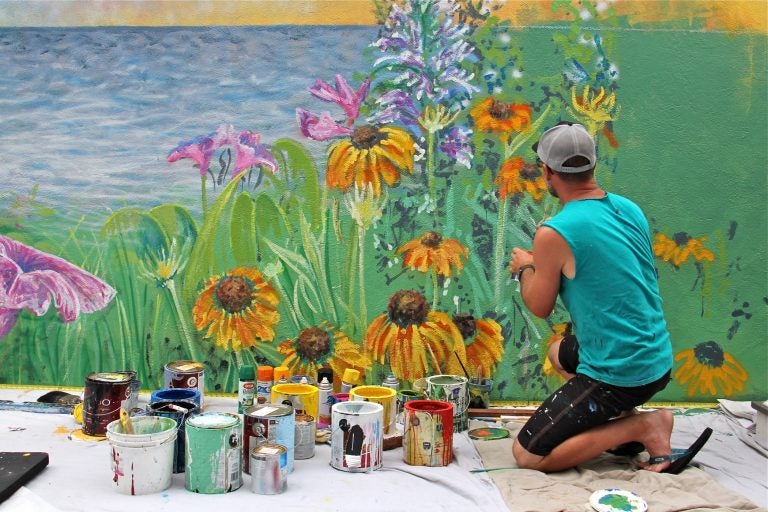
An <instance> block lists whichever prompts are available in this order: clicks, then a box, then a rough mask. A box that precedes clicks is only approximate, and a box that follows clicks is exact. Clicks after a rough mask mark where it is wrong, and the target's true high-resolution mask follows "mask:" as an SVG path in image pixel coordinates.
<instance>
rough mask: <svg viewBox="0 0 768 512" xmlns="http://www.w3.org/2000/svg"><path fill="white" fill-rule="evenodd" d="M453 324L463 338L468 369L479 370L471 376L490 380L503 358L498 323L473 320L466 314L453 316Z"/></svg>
mask: <svg viewBox="0 0 768 512" xmlns="http://www.w3.org/2000/svg"><path fill="white" fill-rule="evenodd" d="M453 323H455V324H456V327H458V328H459V332H460V333H461V336H462V338H464V344H465V346H466V352H467V363H468V364H469V366H468V368H472V369H479V373H475V374H474V375H473V376H474V377H477V378H482V379H487V378H490V377H491V376H492V374H493V372H494V370H495V368H496V365H497V364H499V363H500V362H501V359H502V357H504V336H502V334H501V326H500V325H499V323H498V322H496V320H493V319H491V318H480V319H475V317H474V316H472V315H470V314H468V313H457V314H455V315H453Z"/></svg>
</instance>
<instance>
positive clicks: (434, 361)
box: [427, 343, 443, 375]
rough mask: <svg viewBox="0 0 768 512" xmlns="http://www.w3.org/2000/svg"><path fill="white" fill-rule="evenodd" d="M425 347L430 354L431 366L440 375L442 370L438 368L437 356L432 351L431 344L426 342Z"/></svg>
mask: <svg viewBox="0 0 768 512" xmlns="http://www.w3.org/2000/svg"><path fill="white" fill-rule="evenodd" d="M427 349H429V355H430V356H432V366H434V367H435V369H436V370H437V374H438V375H441V374H442V373H443V371H442V370H441V369H440V365H439V364H438V362H437V357H435V353H434V352H433V351H432V345H430V344H429V343H427Z"/></svg>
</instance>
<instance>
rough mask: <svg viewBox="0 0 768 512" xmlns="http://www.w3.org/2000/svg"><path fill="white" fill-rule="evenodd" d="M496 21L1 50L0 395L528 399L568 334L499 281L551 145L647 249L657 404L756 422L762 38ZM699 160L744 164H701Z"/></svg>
mask: <svg viewBox="0 0 768 512" xmlns="http://www.w3.org/2000/svg"><path fill="white" fill-rule="evenodd" d="M543 4H544V3H543ZM628 4H629V6H630V8H631V6H632V5H634V4H632V3H628ZM502 5H503V4H502V2H489V1H474V0H461V1H460V0H450V1H449V0H441V1H431V0H397V1H394V0H389V1H385V0H376V1H374V2H372V4H371V5H370V6H369V7H367V11H370V12H372V13H374V16H375V17H376V24H375V25H374V24H372V25H367V26H301V25H287V26H261V27H255V26H253V27H231V26H230V27H211V26H205V27H97V28H83V27H79V28H53V27H49V28H21V27H14V28H6V29H0V41H2V43H3V44H2V47H1V49H0V62H2V64H3V69H4V70H5V73H4V76H3V77H0V83H2V87H3V90H5V91H14V94H13V96H11V97H6V98H5V99H4V100H3V101H2V103H0V112H2V116H0V117H2V118H3V121H2V123H3V133H4V134H3V136H2V137H0V151H2V154H3V155H4V161H3V164H2V167H1V168H0V174H2V176H3V179H2V181H1V182H0V197H2V202H0V265H1V266H0V268H1V269H2V272H0V279H1V280H2V281H0V336H1V337H0V358H2V360H3V361H4V364H3V366H2V368H0V383H14V384H18V383H22V384H58V385H70V386H81V385H82V383H83V379H84V377H85V376H86V375H87V374H88V373H90V372H93V371H117V370H124V369H134V370H137V371H138V373H139V375H140V377H141V379H142V385H143V387H145V388H157V387H159V385H160V384H161V382H162V373H163V366H164V364H165V363H166V362H168V361H173V360H179V359H192V360H196V361H202V362H204V363H205V365H206V380H207V382H206V389H207V390H211V391H225V392H232V391H234V390H235V389H236V384H237V375H238V368H239V367H240V366H242V365H244V364H254V365H262V364H269V365H273V366H278V365H285V366H288V367H289V368H290V369H291V371H292V372H293V373H309V374H313V375H314V374H316V372H317V370H318V369H319V368H321V367H330V368H332V369H333V371H334V373H335V374H336V375H337V376H338V377H339V378H340V376H341V374H342V373H343V371H344V369H346V368H355V369H357V370H359V371H360V372H361V373H362V374H363V375H364V380H365V382H368V383H380V382H381V381H382V380H383V379H384V378H385V377H386V376H387V374H388V373H390V372H392V373H394V374H395V376H396V377H397V378H398V379H400V380H401V382H402V383H403V385H404V386H406V387H408V386H410V385H412V384H413V382H414V381H417V380H418V379H421V378H423V377H425V376H428V375H432V374H437V373H450V374H459V375H463V374H467V375H469V376H472V377H482V378H493V381H494V387H493V391H492V398H493V399H494V400H499V401H528V400H540V399H542V398H544V397H545V396H546V395H547V394H548V393H549V392H550V391H551V390H553V389H554V387H555V386H557V385H558V384H559V382H558V380H557V379H558V377H557V376H556V375H555V374H554V372H553V371H552V368H551V366H550V365H549V363H548V361H546V352H547V347H548V345H549V344H550V343H552V342H553V341H555V340H557V339H559V337H561V336H563V334H564V333H565V332H566V331H567V329H568V328H569V326H568V318H567V313H566V312H565V311H564V309H563V308H562V307H560V306H558V307H556V310H555V311H554V313H553V314H552V315H551V317H550V318H548V319H546V320H542V319H537V318H535V317H533V315H531V314H530V313H529V312H528V311H527V310H526V308H525V307H524V305H523V304H522V301H521V299H520V296H519V290H518V289H517V283H516V282H515V281H513V280H512V279H511V278H510V276H509V273H508V270H507V267H508V262H509V254H510V250H511V247H513V246H530V244H531V240H532V237H533V233H534V232H535V230H536V227H537V225H538V224H539V223H540V222H541V221H542V220H543V219H545V218H546V217H548V216H551V215H554V214H555V213H557V210H558V207H559V204H558V202H557V200H556V199H555V198H553V197H551V196H550V195H549V194H548V192H547V187H546V184H545V183H544V179H543V177H542V175H541V172H540V170H539V169H538V167H537V166H536V156H535V154H534V152H533V151H532V150H531V148H530V146H531V144H532V143H533V142H535V141H536V140H537V139H538V136H539V135H540V134H541V132H542V131H543V130H545V129H547V128H548V127H551V126H553V125H554V124H556V123H557V122H558V121H560V120H562V119H567V120H574V121H577V122H580V123H582V124H584V126H585V127H587V129H588V130H589V131H590V133H592V135H593V136H594V137H595V139H596V141H597V143H598V147H599V164H598V170H597V178H598V181H599V182H600V183H601V184H602V185H603V186H604V188H607V189H608V190H611V191H615V192H617V193H621V194H625V195H628V196H629V197H631V198H633V199H635V200H636V201H637V202H638V203H640V204H641V206H642V207H643V208H644V210H645V211H646V213H647V215H648V216H649V219H650V221H651V226H652V229H653V233H652V239H653V250H654V254H655V255H656V257H657V267H658V274H659V279H660V283H661V289H662V294H663V296H664V299H665V308H666V314H667V319H668V323H669V327H670V331H671V333H672V338H673V342H674V351H675V367H674V369H673V376H674V382H673V383H672V384H671V385H670V386H669V387H668V388H667V389H666V390H664V392H662V393H661V394H660V395H659V396H658V397H657V398H659V399H663V400H693V401H712V400H713V399H714V398H719V397H731V398H734V399H750V398H759V397H763V398H764V395H765V393H766V368H768V364H767V363H768V354H767V351H766V349H765V345H764V333H765V327H766V318H768V315H766V305H767V304H768V300H767V299H766V295H767V292H766V289H765V282H766V268H765V265H764V263H765V254H766V249H767V247H766V239H765V236H764V235H765V232H766V219H765V215H764V212H762V213H761V214H760V215H758V216H757V218H756V216H755V215H754V214H753V213H752V212H753V207H754V204H755V203H757V204H758V208H759V207H760V205H764V204H765V190H766V175H765V173H764V172H759V173H757V174H759V175H755V174H754V173H753V171H754V170H756V169H757V170H759V169H763V170H764V168H765V164H766V162H767V161H768V156H766V148H765V144H764V141H765V139H766V136H768V126H766V125H767V124H768V123H767V122H766V119H768V117H766V108H767V106H766V82H765V79H764V77H765V76H766V69H765V68H766V37H765V33H764V32H763V33H760V32H757V33H755V32H754V31H750V30H713V31H707V30H706V29H704V30H701V29H698V28H697V29H696V30H690V31H688V30H684V29H682V28H681V27H680V26H679V25H678V22H671V23H670V22H668V21H667V22H666V24H665V22H664V20H658V19H656V20H651V21H647V22H644V23H643V24H642V25H640V26H630V23H629V22H628V21H627V19H628V18H627V17H626V16H620V15H619V14H618V11H617V10H616V9H618V7H620V5H621V2H618V1H617V2H594V3H593V2H588V1H584V2H570V1H553V2H546V6H547V8H548V9H549V10H548V11H546V12H545V14H537V15H538V16H543V17H542V18H541V19H538V20H535V21H536V23H531V24H529V25H525V26H519V25H515V24H513V23H511V22H510V19H508V18H507V17H505V16H504V12H505V11H504V10H503V8H502ZM540 7H541V6H539V8H540ZM635 7H636V8H639V7H637V6H635ZM753 7H755V8H756V9H757V10H758V11H759V9H760V7H759V6H757V5H756V4H755V6H753ZM644 14H646V15H647V13H644ZM701 16H702V17H701V20H702V21H701V23H702V25H703V26H705V27H706V26H707V24H709V23H711V22H712V17H713V16H715V14H711V13H710V15H706V14H704V15H701ZM728 19H729V20H732V19H733V18H728ZM702 38H708V39H707V41H708V42H709V45H708V46H704V47H703V46H702V45H701V44H700V43H701V40H702ZM660 55H663V56H664V57H665V58H666V59H668V60H666V61H665V60H664V59H659V56H660ZM691 55H694V56H696V58H694V59H690V58H689V57H690V56H691ZM702 60H703V61H702ZM724 62H726V63H728V64H727V66H730V67H728V68H726V71H727V70H736V71H737V72H738V73H737V74H735V73H731V74H730V75H729V74H728V73H727V72H723V71H724V69H723V67H724V66H726V64H723V63H724ZM710 63H713V64H712V66H713V67H714V66H715V64H714V63H717V64H716V65H717V66H720V68H717V69H703V68H707V67H708V66H709V65H710ZM675 69H677V70H680V71H688V72H690V73H692V74H695V77H696V78H702V77H703V79H701V80H700V81H699V82H696V81H695V80H691V79H690V77H689V79H687V80H686V79H682V78H675V76H673V75H665V74H664V73H665V71H664V70H672V71H674V70H675ZM734 92H735V93H736V94H734ZM699 101H701V103H697V102H699ZM688 107H695V108H688ZM654 116H655V117H654ZM712 120H716V121H717V122H718V126H712V125H711V124H710V122H711V121H712ZM745 126H748V127H749V130H746V129H745V128H744V127H745ZM680 127H686V129H684V130H682V129H680V130H678V128H680ZM729 133H730V134H732V135H730V136H729V135H728V134H729ZM669 137H671V138H669ZM715 137H719V138H720V139H719V140H720V141H721V142H722V143H723V144H724V145H725V144H731V150H733V151H734V156H733V158H736V156H735V155H736V154H738V155H739V156H740V157H741V158H746V159H747V160H748V161H747V162H744V161H743V160H742V161H741V162H737V163H735V162H729V161H717V162H716V163H715V164H714V165H713V164H711V163H710V160H709V159H717V157H719V156H720V155H721V152H722V148H717V147H715V148H712V147H711V146H712V145H713V144H715V143H717V142H718V139H714V138H715ZM713 139H714V140H713ZM180 141H181V142H180ZM760 141H762V145H761V142H760ZM744 147H747V148H749V149H750V150H751V153H747V152H743V149H744ZM737 150H738V151H737ZM745 168H747V169H748V171H749V173H748V174H747V171H745ZM747 180H748V183H746V184H744V183H745V182H746V181H747ZM725 184H727V185H725ZM713 189H715V190H713ZM702 212H706V213H705V214H703V213H702ZM337 380H338V379H337Z"/></svg>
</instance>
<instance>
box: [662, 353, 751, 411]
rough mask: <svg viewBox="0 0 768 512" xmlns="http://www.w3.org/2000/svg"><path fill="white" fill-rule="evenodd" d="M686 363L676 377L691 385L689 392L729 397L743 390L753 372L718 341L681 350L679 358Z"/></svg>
mask: <svg viewBox="0 0 768 512" xmlns="http://www.w3.org/2000/svg"><path fill="white" fill-rule="evenodd" d="M680 360H682V361H683V364H682V365H681V366H680V367H679V368H678V369H677V370H675V374H674V379H675V380H677V381H678V382H679V383H680V385H681V386H686V385H687V386H688V396H689V397H690V396H694V395H697V394H698V395H703V394H705V393H706V394H709V395H710V396H719V397H728V396H730V395H731V394H733V393H734V392H738V391H743V390H744V383H745V382H747V379H749V374H748V373H747V371H746V370H745V369H744V367H743V366H741V364H740V363H739V362H738V361H737V360H736V359H735V358H734V357H733V356H732V355H731V354H729V353H728V352H725V351H723V349H722V347H720V345H718V344H717V343H716V342H714V341H711V340H710V341H705V342H703V343H699V344H698V345H696V346H695V347H693V348H689V349H686V350H683V351H681V352H678V353H677V354H676V355H675V361H680Z"/></svg>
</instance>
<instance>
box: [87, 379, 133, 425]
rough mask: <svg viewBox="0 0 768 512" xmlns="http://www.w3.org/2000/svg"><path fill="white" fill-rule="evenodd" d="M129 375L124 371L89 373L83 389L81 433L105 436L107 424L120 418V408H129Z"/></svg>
mask: <svg viewBox="0 0 768 512" xmlns="http://www.w3.org/2000/svg"><path fill="white" fill-rule="evenodd" d="M130 400H131V376H130V375H126V374H125V373H120V372H114V373H91V374H89V375H88V376H87V377H86V378H85V390H84V391H83V433H84V434H87V435H89V436H106V435H107V425H109V424H110V423H112V422H113V421H115V420H117V419H120V408H121V407H122V408H123V409H126V410H128V409H130V408H129V407H128V405H129V404H130Z"/></svg>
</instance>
